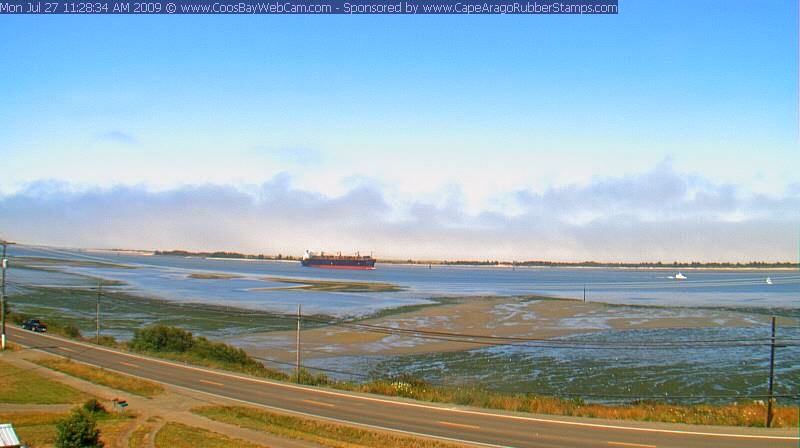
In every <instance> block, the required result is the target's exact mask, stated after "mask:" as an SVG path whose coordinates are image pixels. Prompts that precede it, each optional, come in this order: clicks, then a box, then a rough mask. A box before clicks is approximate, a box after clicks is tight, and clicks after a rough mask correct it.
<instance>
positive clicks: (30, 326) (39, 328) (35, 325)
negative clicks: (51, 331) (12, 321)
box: [22, 319, 47, 333]
mask: <svg viewBox="0 0 800 448" xmlns="http://www.w3.org/2000/svg"><path fill="white" fill-rule="evenodd" d="M22 328H24V329H25V330H31V331H36V332H38V333H47V324H43V323H42V322H41V321H40V320H39V319H30V320H26V321H25V322H23V323H22Z"/></svg>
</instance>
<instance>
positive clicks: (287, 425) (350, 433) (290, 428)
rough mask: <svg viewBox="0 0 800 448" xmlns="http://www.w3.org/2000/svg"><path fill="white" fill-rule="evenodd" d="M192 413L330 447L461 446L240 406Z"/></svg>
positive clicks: (215, 407) (450, 447) (408, 447)
mask: <svg viewBox="0 0 800 448" xmlns="http://www.w3.org/2000/svg"><path fill="white" fill-rule="evenodd" d="M192 412H194V413H196V414H199V415H202V416H205V417H208V418H210V419H212V420H216V421H220V422H223V423H229V424H232V425H236V426H240V427H243V428H249V429H254V430H256V431H263V432H268V433H271V434H275V435H278V436H282V437H286V438H291V439H297V440H306V441H309V442H313V443H317V444H319V445H322V446H329V447H337V448H356V447H365V446H376V447H377V446H380V447H393V448H456V447H459V446H460V445H455V444H452V443H445V442H441V441H438V440H429V439H417V438H412V437H405V436H398V435H394V434H389V433H383V432H378V431H369V430H366V429H361V428H356V427H353V426H345V425H339V424H333V423H327V422H324V421H320V420H311V419H306V418H299V417H291V416H286V415H279V414H274V413H271V412H267V411H261V410H257V409H253V408H246V407H241V406H206V407H201V408H196V409H193V410H192Z"/></svg>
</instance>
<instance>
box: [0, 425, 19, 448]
mask: <svg viewBox="0 0 800 448" xmlns="http://www.w3.org/2000/svg"><path fill="white" fill-rule="evenodd" d="M5 446H19V439H18V438H17V433H15V432H14V428H13V427H12V426H11V423H4V424H0V447H5Z"/></svg>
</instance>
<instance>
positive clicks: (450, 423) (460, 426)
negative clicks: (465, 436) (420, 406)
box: [436, 422, 481, 429]
mask: <svg viewBox="0 0 800 448" xmlns="http://www.w3.org/2000/svg"><path fill="white" fill-rule="evenodd" d="M436 423H438V424H440V425H444V426H452V427H455V428H467V429H481V427H480V426H478V425H465V424H463V423H453V422H436Z"/></svg>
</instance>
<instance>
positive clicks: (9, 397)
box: [0, 361, 89, 404]
mask: <svg viewBox="0 0 800 448" xmlns="http://www.w3.org/2000/svg"><path fill="white" fill-rule="evenodd" d="M0 372H2V374H1V375H0V403H14V404H67V403H77V402H79V401H81V400H85V399H87V398H88V397H89V396H88V395H87V394H85V393H83V392H80V391H78V390H76V389H73V388H71V387H69V386H67V385H65V384H61V383H58V382H56V381H53V380H51V379H49V378H46V377H45V376H43V375H40V374H39V373H37V372H35V371H31V370H26V369H21V368H19V367H17V366H15V365H12V364H9V363H6V362H2V361H0Z"/></svg>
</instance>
